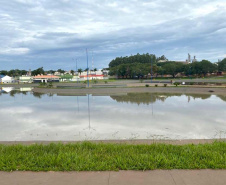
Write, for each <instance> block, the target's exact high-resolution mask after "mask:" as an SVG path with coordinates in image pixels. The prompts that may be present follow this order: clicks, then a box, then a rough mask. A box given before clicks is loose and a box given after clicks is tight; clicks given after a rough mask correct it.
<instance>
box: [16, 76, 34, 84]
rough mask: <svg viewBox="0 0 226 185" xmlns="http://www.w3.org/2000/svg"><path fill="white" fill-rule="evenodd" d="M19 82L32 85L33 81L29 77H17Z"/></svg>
mask: <svg viewBox="0 0 226 185" xmlns="http://www.w3.org/2000/svg"><path fill="white" fill-rule="evenodd" d="M19 82H20V83H32V82H33V79H32V77H31V76H20V77H19Z"/></svg>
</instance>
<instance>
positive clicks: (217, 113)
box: [0, 89, 226, 141]
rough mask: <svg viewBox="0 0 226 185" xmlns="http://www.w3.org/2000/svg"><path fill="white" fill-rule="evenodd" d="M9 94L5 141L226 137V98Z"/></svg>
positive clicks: (4, 107) (0, 135)
mask: <svg viewBox="0 0 226 185" xmlns="http://www.w3.org/2000/svg"><path fill="white" fill-rule="evenodd" d="M5 93H6V92H2V93H1V96H0V102H1V108H0V118H1V121H0V140H4V141H15V140H17V141H21V140H98V139H100V140H105V139H120V140H123V139H131V140H133V139H154V140H155V139H208V138H225V134H226V133H225V130H226V122H225V120H226V103H225V99H226V98H225V96H215V95H212V96H211V95H195V94H187V95H183V94H168V93H161V94H159V93H154V94H150V93H139V94H136V93H128V94H125V95H114V96H113V95H112V96H93V95H81V96H63V95H62V96H61V95H53V94H38V93H32V92H26V93H25V92H24V91H19V90H15V89H14V90H12V91H10V92H9V94H5ZM20 95H22V98H21V96H20ZM12 100H13V101H12ZM222 100H223V101H222Z"/></svg>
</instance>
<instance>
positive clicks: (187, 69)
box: [109, 54, 226, 78]
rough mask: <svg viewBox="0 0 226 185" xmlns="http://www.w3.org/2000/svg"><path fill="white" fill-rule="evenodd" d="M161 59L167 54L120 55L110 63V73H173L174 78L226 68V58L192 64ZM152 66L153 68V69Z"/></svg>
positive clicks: (139, 74) (126, 74) (137, 75)
mask: <svg viewBox="0 0 226 185" xmlns="http://www.w3.org/2000/svg"><path fill="white" fill-rule="evenodd" d="M159 60H167V59H166V58H165V56H164V55H163V56H162V57H159V58H157V57H156V56H155V55H150V54H143V55H140V54H137V55H134V56H130V57H120V58H119V57H118V58H116V59H114V60H112V61H111V62H110V63H109V67H110V73H109V74H110V75H117V76H118V77H123V78H135V77H139V78H140V77H144V76H146V77H147V76H148V75H150V74H152V76H153V75H154V74H155V75H156V77H157V76H158V75H161V76H162V75H172V77H173V78H174V77H175V76H176V75H177V74H178V73H180V74H183V75H186V76H189V75H193V76H206V75H207V74H208V73H213V72H217V71H224V70H226V59H224V60H222V61H221V62H219V63H215V64H214V63H211V62H210V61H208V60H202V61H201V62H193V63H191V64H186V63H181V62H174V61H167V62H162V63H160V62H158V61H159ZM151 66H152V70H151Z"/></svg>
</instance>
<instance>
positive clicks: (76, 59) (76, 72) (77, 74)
mask: <svg viewBox="0 0 226 185" xmlns="http://www.w3.org/2000/svg"><path fill="white" fill-rule="evenodd" d="M77 61H78V60H77V58H76V73H77V85H78V66H77Z"/></svg>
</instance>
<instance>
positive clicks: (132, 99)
mask: <svg viewBox="0 0 226 185" xmlns="http://www.w3.org/2000/svg"><path fill="white" fill-rule="evenodd" d="M182 95H185V96H187V97H188V102H189V101H190V98H193V99H197V98H201V99H203V100H204V99H208V98H210V97H211V94H170V93H128V94H127V95H112V96H110V97H111V98H112V99H113V100H116V101H117V102H126V103H135V104H138V105H139V104H146V105H149V104H150V103H155V102H156V101H162V102H164V101H165V100H166V99H167V98H169V97H175V96H178V97H180V96H182Z"/></svg>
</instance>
